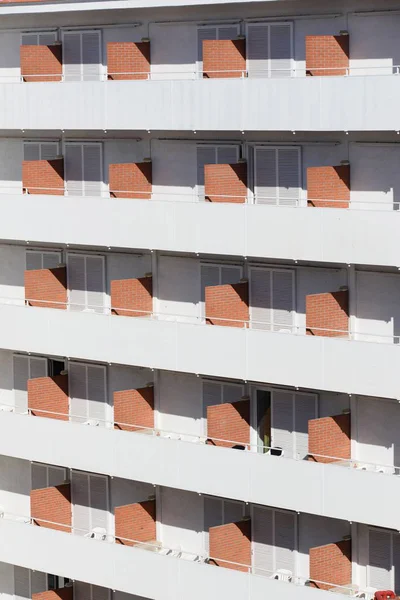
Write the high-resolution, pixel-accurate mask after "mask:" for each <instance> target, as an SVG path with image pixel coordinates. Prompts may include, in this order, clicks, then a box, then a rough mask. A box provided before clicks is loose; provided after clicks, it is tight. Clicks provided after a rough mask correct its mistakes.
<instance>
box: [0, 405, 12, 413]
mask: <svg viewBox="0 0 400 600" xmlns="http://www.w3.org/2000/svg"><path fill="white" fill-rule="evenodd" d="M14 410H15V409H14V407H13V406H8V405H7V404H2V405H1V406H0V412H14Z"/></svg>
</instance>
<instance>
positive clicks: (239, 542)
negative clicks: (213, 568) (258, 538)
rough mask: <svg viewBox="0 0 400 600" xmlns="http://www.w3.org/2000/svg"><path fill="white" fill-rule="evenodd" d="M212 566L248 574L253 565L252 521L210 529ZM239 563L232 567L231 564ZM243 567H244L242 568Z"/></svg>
mask: <svg viewBox="0 0 400 600" xmlns="http://www.w3.org/2000/svg"><path fill="white" fill-rule="evenodd" d="M209 535H210V557H211V558H212V560H211V561H210V562H211V564H214V565H217V566H218V567H225V568H226V569H233V570H235V571H244V572H248V569H249V567H250V565H251V521H250V519H249V520H247V521H239V522H238V523H228V524H226V525H219V526H217V527H210V529H209ZM227 561H230V562H233V563H238V564H237V565H232V564H230V562H227ZM240 565H243V566H240Z"/></svg>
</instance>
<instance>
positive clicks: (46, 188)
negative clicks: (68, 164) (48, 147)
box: [22, 158, 64, 196]
mask: <svg viewBox="0 0 400 600" xmlns="http://www.w3.org/2000/svg"><path fill="white" fill-rule="evenodd" d="M22 188H23V191H24V192H25V193H28V194H47V195H50V196H64V160H63V159H62V158H57V159H55V160H24V161H23V162H22Z"/></svg>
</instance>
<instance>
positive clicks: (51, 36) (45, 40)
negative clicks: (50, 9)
mask: <svg viewBox="0 0 400 600" xmlns="http://www.w3.org/2000/svg"><path fill="white" fill-rule="evenodd" d="M56 41H57V33H56V32H55V31H44V32H43V33H39V34H38V42H39V46H50V45H51V44H54V42H56Z"/></svg>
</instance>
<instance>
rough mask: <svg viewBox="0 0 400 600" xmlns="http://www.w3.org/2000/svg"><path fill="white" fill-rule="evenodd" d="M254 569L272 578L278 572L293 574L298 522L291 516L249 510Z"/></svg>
mask: <svg viewBox="0 0 400 600" xmlns="http://www.w3.org/2000/svg"><path fill="white" fill-rule="evenodd" d="M251 525H252V537H253V540H252V554H253V569H254V573H255V574H258V575H264V576H265V575H271V574H272V573H275V572H276V571H277V570H278V569H288V570H289V571H291V572H292V573H293V574H295V573H296V550H297V542H296V540H297V519H296V515H295V514H294V513H291V512H288V511H283V510H274V509H270V508H264V507H261V506H253V507H252V522H251Z"/></svg>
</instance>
